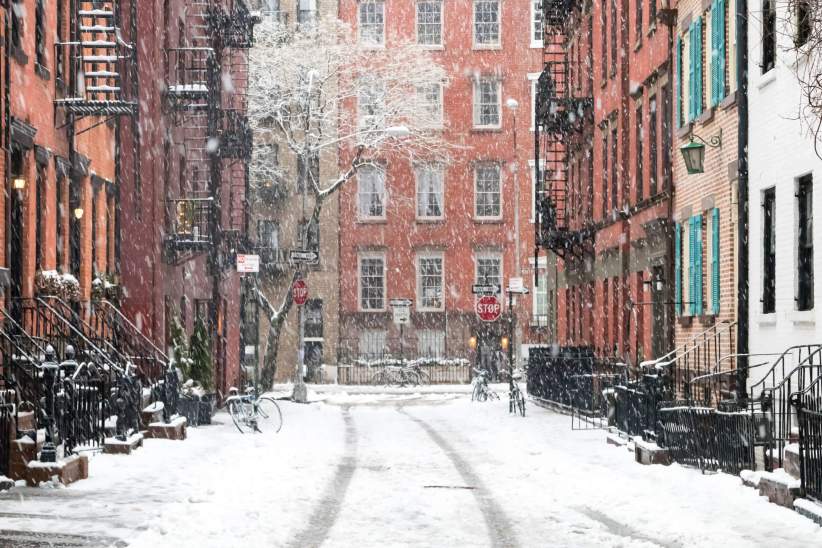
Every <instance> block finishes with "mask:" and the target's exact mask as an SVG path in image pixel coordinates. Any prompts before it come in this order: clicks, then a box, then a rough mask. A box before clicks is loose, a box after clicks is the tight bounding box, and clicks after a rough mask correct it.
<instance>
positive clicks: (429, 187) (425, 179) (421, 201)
mask: <svg viewBox="0 0 822 548" xmlns="http://www.w3.org/2000/svg"><path fill="white" fill-rule="evenodd" d="M416 176H417V218H419V219H441V218H442V215H443V204H444V199H443V198H444V193H443V170H442V168H441V167H440V166H436V165H425V166H420V167H418V168H417V169H416Z"/></svg>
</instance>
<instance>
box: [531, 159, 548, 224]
mask: <svg viewBox="0 0 822 548" xmlns="http://www.w3.org/2000/svg"><path fill="white" fill-rule="evenodd" d="M536 165H537V163H536V161H535V160H528V173H530V178H531V217H530V218H529V219H528V222H529V223H531V224H534V222H535V221H536V217H537V212H536V205H537V204H536V199H537V174H536V170H534V168H535V167H536ZM539 165H540V167H541V168H543V169H544V168H545V160H540V162H539Z"/></svg>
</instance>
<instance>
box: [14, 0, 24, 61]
mask: <svg viewBox="0 0 822 548" xmlns="http://www.w3.org/2000/svg"><path fill="white" fill-rule="evenodd" d="M25 13H26V8H25V6H23V0H12V2H11V45H12V47H13V48H15V49H18V50H21V49H22V48H23V21H22V19H23V16H24V15H25Z"/></svg>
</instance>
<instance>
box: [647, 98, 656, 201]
mask: <svg viewBox="0 0 822 548" xmlns="http://www.w3.org/2000/svg"><path fill="white" fill-rule="evenodd" d="M648 107H649V109H648V110H649V113H648V116H649V119H648V148H649V154H648V176H649V178H650V182H651V196H655V195H656V193H657V179H658V177H659V170H658V157H659V145H658V143H657V139H658V132H657V118H658V115H657V102H656V95H654V96H653V97H651V100H650V101H649V105H648Z"/></svg>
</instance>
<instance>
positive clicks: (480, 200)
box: [474, 163, 502, 219]
mask: <svg viewBox="0 0 822 548" xmlns="http://www.w3.org/2000/svg"><path fill="white" fill-rule="evenodd" d="M474 184H475V191H474V196H475V199H474V203H475V208H474V215H475V216H476V217H477V218H491V219H498V218H499V217H501V216H502V207H501V196H500V191H501V186H502V185H501V181H500V167H499V164H494V163H486V164H477V166H476V167H475V168H474Z"/></svg>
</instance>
